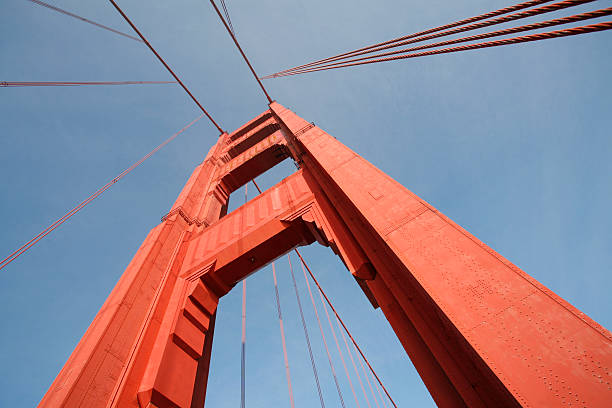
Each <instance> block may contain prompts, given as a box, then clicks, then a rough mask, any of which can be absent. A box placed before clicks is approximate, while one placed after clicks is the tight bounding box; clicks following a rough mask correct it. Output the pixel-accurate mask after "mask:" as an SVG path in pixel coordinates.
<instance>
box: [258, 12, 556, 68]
mask: <svg viewBox="0 0 612 408" xmlns="http://www.w3.org/2000/svg"><path fill="white" fill-rule="evenodd" d="M551 1H553V0H532V1H527V2H524V3H519V4H516V5H514V6H510V7H505V8H502V9H499V10H496V11H491V12H489V13H485V14H481V15H478V16H474V17H470V18H466V19H463V20H460V21H456V22H454V23H450V24H446V25H443V26H439V27H435V28H431V29H429V30H425V31H420V32H417V33H414V34H410V35H406V36H403V37H398V38H394V39H392V40H389V41H385V42H381V43H377V44H373V45H370V46H368V47H363V48H359V49H357V50H354V51H349V52H345V53H342V54H338V55H334V56H332V57H328V58H324V59H320V60H317V61H313V62H310V63H308V64H303V65H299V66H296V67H293V68H289V69H286V70H283V71H280V72H277V74H279V73H284V72H287V71H289V70H294V69H300V68H305V67H309V66H311V65H316V64H320V63H324V62H329V61H331V60H336V59H338V58H342V57H345V56H351V55H352V54H354V53H357V52H361V51H366V50H369V49H372V48H376V47H379V46H382V45H387V44H391V43H394V42H399V41H403V40H407V39H409V38H415V37H420V36H422V35H426V34H430V33H434V32H437V31H442V30H446V29H449V28H453V27H457V26H461V25H464V24H469V23H473V22H475V21H480V20H485V19H487V18H491V17H496V16H499V15H502V14H507V13H511V12H513V11H517V10H522V9H525V8H529V7H532V6H536V5H539V4H542V3H549V2H551ZM268 76H270V75H268Z"/></svg>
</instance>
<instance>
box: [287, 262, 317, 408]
mask: <svg viewBox="0 0 612 408" xmlns="http://www.w3.org/2000/svg"><path fill="white" fill-rule="evenodd" d="M287 260H288V261H289V271H290V272H291V279H292V280H293V289H295V298H296V300H297V304H298V308H299V310H300V318H301V319H302V328H303V329H304V337H306V344H307V345H308V355H309V356H310V365H311V366H312V372H313V374H314V378H315V382H316V385H317V393H318V394H319V401H320V402H321V408H325V402H323V393H322V392H321V384H320V383H319V374H318V372H317V365H316V364H315V360H314V357H313V355H312V347H311V345H310V337H309V336H308V329H307V328H306V320H305V319H304V311H303V310H302V302H301V301H300V294H299V292H298V288H297V283H296V281H295V274H294V273H293V265H292V264H291V256H290V254H287Z"/></svg>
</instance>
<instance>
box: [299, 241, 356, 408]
mask: <svg viewBox="0 0 612 408" xmlns="http://www.w3.org/2000/svg"><path fill="white" fill-rule="evenodd" d="M296 252H297V250H296ZM299 255H300V254H299V252H298V256H299ZM300 258H301V256H300ZM302 270H303V271H304V267H303V266H302ZM304 278H305V279H306V286H307V287H308V294H309V295H310V301H311V302H312V307H313V309H314V312H315V316H316V317H317V323H318V324H319V330H320V331H321V337H322V338H323V344H324V345H325V352H326V353H327V360H328V361H329V366H330V367H331V371H332V375H333V377H334V383H335V384H336V390H337V391H338V397H340V403H341V404H342V407H343V408H345V405H344V398H342V391H341V390H340V384H339V383H338V377H337V376H336V370H335V369H334V364H333V363H332V359H331V354H330V353H329V347H328V346H327V340H326V339H325V333H324V331H323V325H322V324H321V319H320V318H319V311H318V310H317V305H316V303H315V300H314V296H312V290H311V289H310V282H309V281H308V277H307V276H306V271H304Z"/></svg>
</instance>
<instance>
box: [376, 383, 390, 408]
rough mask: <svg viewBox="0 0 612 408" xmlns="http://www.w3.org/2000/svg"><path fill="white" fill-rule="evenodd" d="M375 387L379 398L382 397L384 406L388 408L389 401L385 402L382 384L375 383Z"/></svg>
mask: <svg viewBox="0 0 612 408" xmlns="http://www.w3.org/2000/svg"><path fill="white" fill-rule="evenodd" d="M374 388H376V392H377V393H378V398H380V400H381V401H382V404H383V407H384V408H387V403H386V402H385V399H384V398H383V396H382V393H381V392H380V385H379V384H378V383H377V382H375V383H374Z"/></svg>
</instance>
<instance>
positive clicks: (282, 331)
mask: <svg viewBox="0 0 612 408" xmlns="http://www.w3.org/2000/svg"><path fill="white" fill-rule="evenodd" d="M272 276H273V277H274V291H275V293H276V307H277V308H278V321H279V324H280V332H281V339H282V342H283V356H284V359H285V372H286V374H287V387H288V388H289V401H290V403H291V408H295V403H294V401H293V387H292V386H291V374H290V372H289V358H288V357H287V345H286V343H285V328H284V326H283V314H282V312H281V305H280V297H279V296H278V284H277V283H276V268H275V267H274V262H272Z"/></svg>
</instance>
